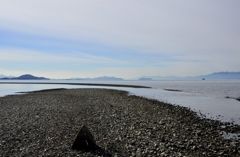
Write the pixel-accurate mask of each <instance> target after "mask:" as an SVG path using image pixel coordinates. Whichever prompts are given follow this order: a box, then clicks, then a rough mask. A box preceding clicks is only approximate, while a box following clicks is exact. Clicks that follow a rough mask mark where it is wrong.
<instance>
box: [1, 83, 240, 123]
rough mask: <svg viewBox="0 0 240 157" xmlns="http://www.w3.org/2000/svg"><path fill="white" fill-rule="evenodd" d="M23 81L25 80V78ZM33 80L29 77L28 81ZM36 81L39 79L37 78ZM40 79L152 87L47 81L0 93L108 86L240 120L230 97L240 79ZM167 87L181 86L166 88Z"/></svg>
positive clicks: (239, 92) (238, 92) (239, 91)
mask: <svg viewBox="0 0 240 157" xmlns="http://www.w3.org/2000/svg"><path fill="white" fill-rule="evenodd" d="M14 82H16V81H14ZM21 82H22V81H21ZM27 82H29V81H27ZM33 82H36V81H33ZM38 82H61V83H99V84H126V85H143V86H149V87H152V88H124V87H106V86H80V85H49V84H47V85H43V84H38V85H37V84H35V85H33V84H0V96H4V95H8V94H14V93H16V92H26V91H34V90H41V89H52V88H107V89H118V90H125V91H128V92H129V93H130V94H133V95H138V96H144V97H147V98H152V99H157V100H160V101H164V102H168V103H171V104H176V105H181V106H185V107H190V108H191V109H192V110H195V111H200V112H201V113H203V114H204V115H205V116H206V117H207V118H211V119H219V120H221V121H226V122H234V123H236V124H240V101H237V100H235V99H227V98H226V96H228V97H233V98H238V97H239V96H240V81H117V82H116V81H108V82H107V81H94V82H93V81H78V80H50V81H49V80H48V81H38ZM164 89H174V90H180V91H181V92H176V91H166V90H164Z"/></svg>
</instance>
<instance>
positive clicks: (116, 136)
mask: <svg viewBox="0 0 240 157" xmlns="http://www.w3.org/2000/svg"><path fill="white" fill-rule="evenodd" d="M139 90H141V89H139ZM0 121H1V123H0V156H87V157H88V156H89V157H90V156H96V155H94V154H92V153H89V152H81V151H75V150H72V149H71V146H72V144H73V142H74V139H75V137H76V134H77V133H78V132H79V130H80V129H81V127H82V126H83V125H85V126H87V127H88V128H89V129H90V131H91V133H92V134H93V135H94V138H95V141H96V143H97V144H98V145H99V146H100V147H101V148H103V149H104V150H105V151H107V152H108V153H109V154H112V156H114V157H127V156H136V157H142V156H195V157H196V156H240V142H239V140H234V139H225V138H223V136H222V135H221V134H223V133H228V134H231V133H238V135H239V133H240V126H238V125H234V124H231V123H222V122H219V121H213V120H209V119H204V118H200V117H199V116H198V114H197V113H196V112H193V111H191V110H190V109H188V108H186V107H181V106H175V105H171V104H167V103H162V102H159V101H156V100H150V99H146V98H142V97H137V96H129V95H128V93H127V92H125V91H118V90H109V89H58V90H45V91H37V92H32V93H28V94H22V95H10V96H6V97H2V98H0Z"/></svg>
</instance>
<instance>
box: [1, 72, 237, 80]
mask: <svg viewBox="0 0 240 157" xmlns="http://www.w3.org/2000/svg"><path fill="white" fill-rule="evenodd" d="M0 79H1V80H49V78H45V77H37V76H33V75H31V74H25V75H21V76H19V77H12V76H11V77H7V76H4V75H2V74H0ZM238 79H240V72H216V73H212V74H208V75H200V76H195V77H191V76H188V77H177V76H142V77H139V78H135V79H134V80H141V81H150V80H238ZM68 80H92V81H122V80H124V79H122V78H117V77H112V76H111V77H109V76H102V77H96V78H70V79H68Z"/></svg>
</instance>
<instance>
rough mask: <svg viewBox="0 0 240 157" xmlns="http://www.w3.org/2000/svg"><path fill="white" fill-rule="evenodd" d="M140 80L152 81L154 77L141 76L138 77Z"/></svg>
mask: <svg viewBox="0 0 240 157" xmlns="http://www.w3.org/2000/svg"><path fill="white" fill-rule="evenodd" d="M138 80H139V81H152V80H153V79H152V78H148V77H141V78H139V79H138Z"/></svg>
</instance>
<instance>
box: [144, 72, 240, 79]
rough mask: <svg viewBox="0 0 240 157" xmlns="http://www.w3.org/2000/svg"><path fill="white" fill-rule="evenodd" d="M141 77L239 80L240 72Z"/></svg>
mask: <svg viewBox="0 0 240 157" xmlns="http://www.w3.org/2000/svg"><path fill="white" fill-rule="evenodd" d="M141 78H151V79H153V80H238V79H240V72H216V73H212V74H208V75H200V76H195V77H192V76H187V77H177V76H143V77H141Z"/></svg>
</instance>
